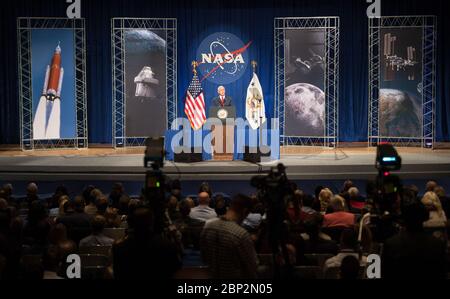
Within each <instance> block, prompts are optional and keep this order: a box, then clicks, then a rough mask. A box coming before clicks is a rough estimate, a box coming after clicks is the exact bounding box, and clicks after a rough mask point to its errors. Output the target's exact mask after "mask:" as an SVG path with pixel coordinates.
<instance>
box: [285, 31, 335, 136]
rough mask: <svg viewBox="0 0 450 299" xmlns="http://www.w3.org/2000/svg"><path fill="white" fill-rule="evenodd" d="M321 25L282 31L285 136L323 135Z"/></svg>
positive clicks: (322, 32) (323, 66)
mask: <svg viewBox="0 0 450 299" xmlns="http://www.w3.org/2000/svg"><path fill="white" fill-rule="evenodd" d="M325 36H326V30H325V29H316V28H312V29H309V28H307V29H301V30H299V29H287V30H286V33H285V54H284V56H285V66H284V69H285V84H284V86H285V92H284V105H285V128H284V135H285V136H293V137H323V136H324V135H325V125H326V116H325V105H326V103H325V92H324V89H325V46H326V45H325Z"/></svg>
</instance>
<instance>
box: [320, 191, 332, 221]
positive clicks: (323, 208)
mask: <svg viewBox="0 0 450 299" xmlns="http://www.w3.org/2000/svg"><path fill="white" fill-rule="evenodd" d="M332 198H333V192H331V190H330V189H328V188H325V189H322V191H320V193H319V202H320V212H321V213H322V214H323V215H325V214H326V213H327V211H328V206H329V205H330V202H331V199H332Z"/></svg>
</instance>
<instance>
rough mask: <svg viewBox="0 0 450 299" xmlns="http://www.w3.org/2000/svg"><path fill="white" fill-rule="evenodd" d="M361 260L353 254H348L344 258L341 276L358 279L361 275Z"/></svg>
mask: <svg viewBox="0 0 450 299" xmlns="http://www.w3.org/2000/svg"><path fill="white" fill-rule="evenodd" d="M359 272H360V265H359V261H358V259H357V258H356V257H354V256H353V255H348V256H346V257H344V258H343V259H342V263H341V267H340V272H339V277H340V278H341V279H344V280H357V279H358V277H359Z"/></svg>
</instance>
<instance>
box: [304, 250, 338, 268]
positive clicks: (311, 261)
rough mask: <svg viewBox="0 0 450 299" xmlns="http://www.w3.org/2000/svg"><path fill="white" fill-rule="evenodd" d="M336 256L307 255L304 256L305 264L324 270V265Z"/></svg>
mask: <svg viewBox="0 0 450 299" xmlns="http://www.w3.org/2000/svg"><path fill="white" fill-rule="evenodd" d="M333 256H334V255H333V254H317V253H314V254H305V255H304V259H305V260H304V262H305V265H308V266H318V267H320V268H323V265H324V264H325V262H326V261H327V260H328V259H329V258H332V257H333Z"/></svg>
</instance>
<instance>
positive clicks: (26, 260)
mask: <svg viewBox="0 0 450 299" xmlns="http://www.w3.org/2000/svg"><path fill="white" fill-rule="evenodd" d="M21 263H22V265H23V266H25V267H27V266H29V265H41V264H42V255H38V254H26V255H23V256H22V258H21Z"/></svg>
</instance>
